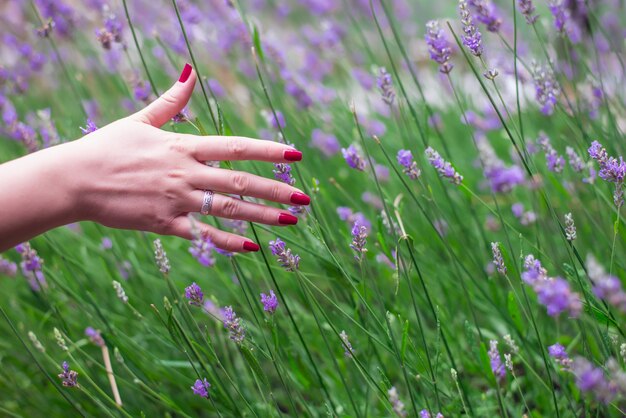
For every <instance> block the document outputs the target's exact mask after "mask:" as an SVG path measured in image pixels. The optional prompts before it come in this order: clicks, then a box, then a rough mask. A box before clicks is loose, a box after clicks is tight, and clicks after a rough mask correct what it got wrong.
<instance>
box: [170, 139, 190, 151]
mask: <svg viewBox="0 0 626 418" xmlns="http://www.w3.org/2000/svg"><path fill="white" fill-rule="evenodd" d="M168 148H169V150H170V151H171V152H176V153H186V151H187V144H185V141H184V139H183V138H182V137H180V136H178V135H176V136H172V137H170V138H169V140H168Z"/></svg>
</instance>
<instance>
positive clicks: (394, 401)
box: [387, 386, 406, 417]
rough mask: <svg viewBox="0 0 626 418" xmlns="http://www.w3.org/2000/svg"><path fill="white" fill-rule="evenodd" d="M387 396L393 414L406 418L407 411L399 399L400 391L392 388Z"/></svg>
mask: <svg viewBox="0 0 626 418" xmlns="http://www.w3.org/2000/svg"><path fill="white" fill-rule="evenodd" d="M387 395H389V402H390V403H391V407H392V408H393V412H395V413H396V415H397V416H399V417H406V411H405V410H404V403H402V401H401V400H400V398H399V397H398V391H397V390H396V387H395V386H392V387H391V388H390V389H389V390H388V391H387Z"/></svg>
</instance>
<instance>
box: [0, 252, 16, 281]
mask: <svg viewBox="0 0 626 418" xmlns="http://www.w3.org/2000/svg"><path fill="white" fill-rule="evenodd" d="M16 273H17V264H15V263H14V262H12V261H11V260H7V259H6V258H3V257H2V256H1V255H0V274H4V275H5V276H9V277H13V276H15V274H16Z"/></svg>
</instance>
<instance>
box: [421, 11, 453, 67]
mask: <svg viewBox="0 0 626 418" xmlns="http://www.w3.org/2000/svg"><path fill="white" fill-rule="evenodd" d="M425 39H426V43H427V44H428V52H429V53H430V59H432V60H433V61H435V62H436V63H438V64H439V71H440V72H441V73H443V74H449V73H450V71H452V68H454V66H453V65H452V64H450V57H451V55H452V47H451V45H450V42H448V40H447V39H446V35H445V33H444V31H443V29H441V25H440V24H439V21H438V20H430V21H428V23H426V35H425Z"/></svg>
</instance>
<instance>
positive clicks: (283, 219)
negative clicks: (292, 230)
mask: <svg viewBox="0 0 626 418" xmlns="http://www.w3.org/2000/svg"><path fill="white" fill-rule="evenodd" d="M278 223H279V224H281V225H295V224H297V223H298V218H296V217H295V216H293V215H290V214H289V213H281V214H280V215H278Z"/></svg>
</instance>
